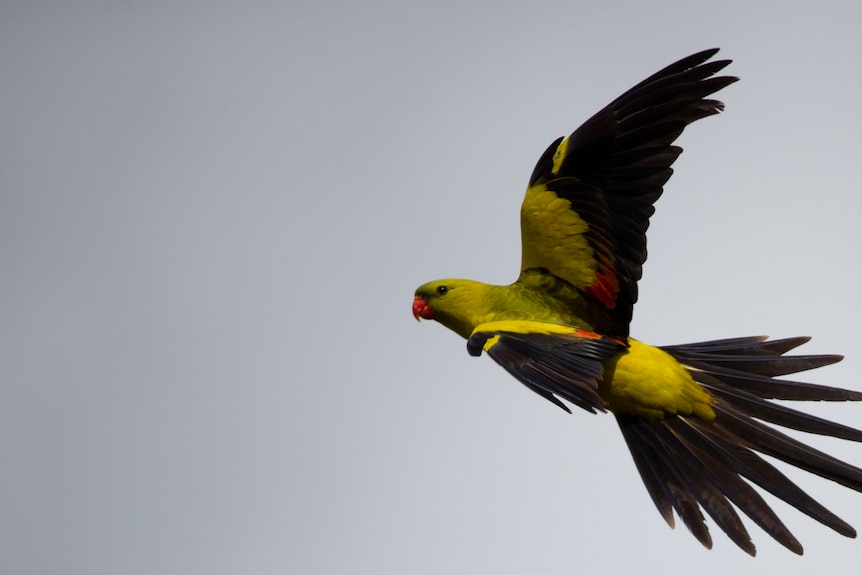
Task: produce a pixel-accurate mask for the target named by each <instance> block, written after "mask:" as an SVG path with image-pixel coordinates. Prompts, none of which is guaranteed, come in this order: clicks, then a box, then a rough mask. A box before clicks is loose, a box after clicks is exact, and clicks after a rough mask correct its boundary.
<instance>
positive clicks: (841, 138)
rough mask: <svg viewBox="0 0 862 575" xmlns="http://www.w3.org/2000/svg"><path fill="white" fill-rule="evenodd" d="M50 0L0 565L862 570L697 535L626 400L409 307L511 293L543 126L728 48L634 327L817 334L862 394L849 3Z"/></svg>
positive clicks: (793, 516) (651, 335)
mask: <svg viewBox="0 0 862 575" xmlns="http://www.w3.org/2000/svg"><path fill="white" fill-rule="evenodd" d="M54 4H55V5H54V6H51V3H48V2H44V3H37V2H6V3H4V4H3V6H2V7H0V78H2V82H0V109H2V110H3V114H2V120H0V121H2V130H0V234H2V241H0V265H2V269H3V270H4V273H3V274H2V276H0V293H2V294H3V297H2V298H0V317H2V318H3V319H2V323H0V461H3V462H4V463H3V465H2V466H0V469H2V470H0V517H2V520H0V572H3V573H14V574H25V573H39V574H41V573H66V574H72V573H75V574H77V573H80V574H85V573H86V574H102V573H104V574H116V573H123V574H128V575H135V574H145V573H146V574H149V573H165V574H172V573H175V574H188V573H211V574H221V573H253V574H267V573H273V574H275V573H279V574H284V573H296V574H303V575H305V574H316V573H320V574H330V573H376V574H390V573H391V574H403V573H410V574H424V573H428V574H431V573H434V574H439V573H495V574H500V575H502V574H506V573H572V572H576V571H579V572H586V571H590V570H597V569H598V570H601V571H599V572H623V571H632V570H634V569H638V568H640V567H643V565H659V564H661V565H664V566H665V568H667V569H669V570H671V571H678V572H683V567H680V568H679V569H673V568H670V567H667V565H668V563H667V562H668V561H669V560H670V561H672V562H677V563H679V565H680V566H691V565H698V566H699V568H698V571H699V572H700V573H704V574H706V573H727V572H729V571H730V570H739V569H742V570H747V571H753V570H755V569H756V570H757V572H762V573H767V572H768V573H773V572H781V573H784V574H792V573H811V572H812V571H813V570H814V569H818V570H819V569H824V570H826V569H828V570H829V571H830V572H832V573H842V572H848V573H849V572H855V571H856V570H857V569H858V558H859V557H860V553H862V542H860V541H852V540H845V539H844V538H842V537H840V536H838V535H836V534H834V533H832V532H831V531H829V530H828V529H827V528H825V527H822V526H821V525H819V524H817V523H814V522H813V521H811V520H810V519H808V518H807V517H804V516H803V515H801V514H799V513H798V512H796V511H795V510H793V509H789V508H787V506H785V505H783V504H780V503H776V504H775V508H776V509H777V510H778V512H779V514H780V515H781V516H782V518H784V519H785V521H786V522H787V524H788V526H789V527H790V528H791V530H792V531H793V532H794V533H795V534H796V535H797V537H798V538H799V539H800V540H801V541H802V543H803V545H804V546H805V549H806V555H805V557H803V558H801V559H800V558H797V557H795V556H793V555H792V554H790V553H789V552H787V551H785V550H784V549H783V548H781V547H779V546H778V545H777V544H775V543H773V542H772V541H771V540H770V539H769V537H768V536H767V535H765V534H763V533H761V532H759V531H757V530H756V529H754V528H753V527H752V534H753V536H754V537H755V542H756V543H757V545H758V550H759V556H758V558H757V559H755V560H751V559H750V558H749V557H747V556H745V555H744V554H743V553H742V552H741V551H738V550H737V549H735V548H734V546H733V545H732V544H731V543H730V542H729V541H728V540H727V539H726V538H725V537H724V536H723V535H721V534H719V533H718V530H717V528H715V527H713V528H712V531H713V535H714V540H715V549H714V550H713V551H711V552H707V551H705V550H703V549H702V548H701V547H700V545H699V544H698V543H697V542H696V541H695V540H694V539H693V538H692V537H690V536H689V535H688V534H687V533H685V532H684V531H685V528H684V527H683V526H681V525H680V526H678V527H677V529H676V530H675V531H671V530H669V529H667V528H666V527H665V525H664V523H663V521H662V520H661V518H660V517H659V515H658V513H656V511H655V509H654V508H653V507H652V503H651V502H650V500H649V497H648V496H647V494H646V491H645V490H644V488H643V486H642V485H641V483H640V479H639V478H638V476H637V472H636V471H635V468H634V465H633V464H632V463H631V461H630V458H629V455H628V452H627V450H626V448H625V445H624V444H623V441H622V439H621V437H620V436H619V432H618V430H617V429H616V424H615V423H614V421H613V418H612V417H609V416H591V415H589V414H586V413H575V414H573V415H566V414H565V413H563V412H562V411H561V410H559V409H557V408H555V407H554V406H552V405H550V404H549V403H547V402H545V401H542V400H541V399H540V398H537V397H535V396H534V395H533V394H531V393H529V392H528V391H526V390H525V389H523V388H522V387H521V386H519V385H518V384H517V383H516V382H515V381H514V380H513V379H512V378H511V377H509V376H508V375H507V374H506V373H505V372H503V371H502V370H501V369H499V368H498V367H497V366H496V365H494V364H493V362H491V361H490V360H488V359H486V358H482V359H481V360H476V359H474V358H471V357H469V356H468V355H467V353H466V351H465V349H464V343H463V341H461V340H460V339H459V338H457V337H456V336H455V335H453V334H451V333H449V332H447V331H446V330H445V329H443V328H442V327H441V326H439V325H434V324H428V323H426V324H423V325H421V326H417V325H416V323H415V322H414V321H413V318H412V317H411V315H410V311H409V307H410V303H411V299H412V292H413V289H414V288H415V287H416V286H417V285H419V284H420V283H423V282H425V281H427V280H429V279H433V278H436V277H441V276H465V277H472V278H475V279H480V280H485V281H490V282H507V281H511V280H512V279H514V277H515V276H516V274H517V268H518V262H519V257H520V254H519V236H518V207H519V205H520V201H521V197H522V193H523V189H524V185H525V184H526V180H527V177H528V176H529V174H530V171H531V170H532V168H533V164H534V162H535V160H536V159H537V158H538V155H539V154H540V153H541V152H542V151H543V150H544V149H545V147H546V146H547V145H548V144H549V143H550V142H551V141H552V140H553V139H554V138H556V137H557V136H560V135H564V134H567V133H569V132H570V131H571V130H572V129H574V128H575V127H577V126H578V125H579V124H580V122H582V121H583V120H585V119H586V118H587V117H589V116H590V115H591V114H592V113H593V112H595V111H596V110H598V109H599V108H600V107H601V106H604V105H605V104H606V103H607V102H609V101H610V100H611V99H612V98H614V97H616V96H617V95H618V94H619V93H621V92H622V91H623V90H625V89H626V88H628V87H630V86H631V85H633V84H634V83H636V82H638V81H639V80H641V79H643V78H644V77H646V76H647V75H649V74H651V73H652V72H654V71H656V70H658V69H659V68H661V67H663V66H664V65H666V64H669V63H670V62H672V61H674V60H676V59H678V58H680V57H683V56H686V55H688V54H690V53H692V52H695V51H697V50H700V49H704V48H708V47H712V46H721V47H722V52H721V53H720V56H722V57H728V58H732V59H734V63H733V64H732V65H731V67H730V69H729V71H730V73H732V74H735V75H738V76H740V77H741V78H742V81H741V82H739V83H738V84H735V85H733V86H732V87H730V88H728V89H726V90H724V91H723V92H722V93H721V95H720V97H721V99H723V100H724V101H725V103H726V104H727V111H726V112H725V113H723V114H721V115H719V116H717V117H713V118H709V119H706V120H704V121H703V122H699V123H698V124H697V125H695V126H693V127H692V129H690V130H689V131H688V132H686V134H685V135H684V137H683V138H682V141H681V143H682V145H683V147H684V148H685V149H686V152H685V153H684V154H683V156H682V157H681V158H680V160H679V161H678V162H677V163H676V165H675V168H676V174H675V175H674V177H673V178H672V179H671V181H670V183H669V185H668V186H667V187H666V193H665V196H664V197H663V198H662V199H661V200H660V201H659V203H658V206H657V208H658V212H657V214H656V216H655V217H654V219H653V224H652V227H651V228H650V233H649V249H650V258H649V260H648V262H647V264H646V267H645V276H644V280H643V281H642V283H641V288H640V289H641V297H640V301H639V303H638V305H637V307H636V309H635V320H634V323H633V328H632V333H633V335H635V336H636V337H638V338H639V339H642V340H645V341H647V342H650V343H654V344H670V343H684V342H687V341H694V340H698V339H711V338H717V337H729V336H737V335H752V334H761V333H763V334H770V335H773V336H793V335H813V336H815V339H814V340H813V342H812V343H811V344H809V345H808V346H806V349H807V351H810V352H815V353H816V352H822V353H827V352H829V353H832V352H834V353H844V354H846V355H847V359H846V360H845V361H844V362H842V363H841V364H838V365H837V366H835V367H832V368H826V369H823V370H818V371H816V372H813V373H812V374H811V375H810V377H809V378H808V379H809V380H811V381H816V382H818V383H824V384H830V385H837V386H846V387H851V388H854V389H862V387H860V386H862V382H860V381H859V378H858V375H857V374H858V370H859V365H860V361H862V338H860V336H859V333H858V332H859V328H858V326H859V324H860V320H862V309H860V305H859V300H858V298H857V295H856V286H858V285H859V282H860V279H862V278H860V273H862V272H860V269H862V268H860V265H859V254H858V250H859V246H862V228H860V226H859V223H858V220H859V216H858V214H859V208H860V200H859V197H860V193H859V192H860V189H859V178H858V164H859V159H858V155H859V150H860V146H859V143H860V139H859V138H860V136H859V134H860V133H862V120H860V115H859V113H858V107H859V106H858V103H857V100H858V98H859V94H860V93H862V79H860V78H862V77H860V74H859V73H858V69H859V61H860V56H862V41H860V39H859V35H858V24H859V22H860V18H862V14H860V9H859V8H858V7H856V6H854V5H853V4H852V3H850V2H845V3H841V2H834V3H829V2H825V3H819V4H818V5H817V6H816V7H815V6H814V5H813V4H812V3H801V2H795V3H788V2H777V1H776V2H762V3H757V5H756V6H755V3H752V2H748V1H744V2H743V1H732V2H725V3H722V5H721V7H719V6H717V5H716V4H715V3H714V2H688V3H682V2H670V1H664V2H654V3H650V4H649V5H647V3H640V2H633V1H629V2H590V3H583V2H571V1H570V2H541V1H540V2H530V3H523V5H522V4H520V3H515V2H479V3H466V4H465V3H462V2H436V3H435V2H416V3H403V2H382V1H378V2H366V3H357V2H292V3H291V2H287V3H236V4H235V5H231V4H228V3H203V2H201V3H197V2H185V3H172V2H163V3H159V2H156V3H141V2H134V1H128V2H110V1H107V0H105V1H93V2H77V3H75V6H72V5H71V3H63V2H57V3H54ZM279 4H284V5H288V6H291V7H289V8H285V7H279ZM815 408H816V411H817V412H818V413H822V414H825V415H827V416H830V417H834V418H837V419H839V420H841V421H843V422H846V423H849V424H852V425H856V426H860V425H862V406H859V405H855V406H851V405H838V406H835V405H829V406H815ZM812 443H815V444H817V445H820V446H824V447H825V448H827V449H828V450H829V451H830V452H832V453H834V454H836V455H839V456H842V457H845V458H847V459H849V460H850V461H852V462H855V463H856V464H862V447H860V446H858V445H848V444H844V443H840V442H836V441H828V440H821V441H816V440H812ZM792 477H793V478H795V479H798V481H799V483H800V484H801V485H803V486H804V487H805V488H806V489H809V490H810V491H811V493H813V494H814V495H815V496H816V497H817V498H818V499H819V500H821V501H822V502H823V503H824V504H826V505H827V506H829V507H832V508H834V509H835V510H836V511H837V512H838V513H839V515H841V516H842V517H843V518H845V519H846V520H848V521H849V522H850V523H851V524H853V525H855V526H856V527H857V529H862V495H860V494H857V493H853V492H850V491H848V490H846V489H843V488H840V487H839V486H837V485H834V484H831V483H829V482H827V481H825V480H820V479H818V478H814V477H810V476H807V475H806V474H804V473H802V472H799V473H793V474H792ZM770 501H771V499H770ZM749 525H750V523H749ZM671 558H672V559H671ZM609 565H610V566H609ZM685 569H686V571H685V572H689V571H688V567H686V568H685ZM779 570H780V571H779Z"/></svg>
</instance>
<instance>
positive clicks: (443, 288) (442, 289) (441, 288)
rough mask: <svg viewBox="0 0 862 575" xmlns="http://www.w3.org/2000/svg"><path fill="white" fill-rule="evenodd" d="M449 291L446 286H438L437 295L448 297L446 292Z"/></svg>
mask: <svg viewBox="0 0 862 575" xmlns="http://www.w3.org/2000/svg"><path fill="white" fill-rule="evenodd" d="M448 291H449V288H447V287H446V286H437V293H438V294H440V295H446V292H448Z"/></svg>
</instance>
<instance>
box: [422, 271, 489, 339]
mask: <svg viewBox="0 0 862 575" xmlns="http://www.w3.org/2000/svg"><path fill="white" fill-rule="evenodd" d="M492 287H493V286H490V285H488V284H483V283H480V282H475V281H472V280H462V279H445V280H435V281H433V282H428V283H426V284H423V285H421V286H419V288H418V289H417V290H416V294H415V295H414V296H413V317H415V318H416V319H417V321H418V320H419V318H422V319H436V320H437V321H439V322H440V323H442V324H443V325H445V326H446V327H448V328H449V329H451V330H452V331H454V332H455V333H457V334H458V335H460V336H461V337H463V338H465V339H466V338H469V337H470V334H471V333H473V329H474V328H475V327H476V326H477V325H479V324H480V323H482V322H483V319H484V318H485V317H486V316H487V314H488V312H489V311H490V309H489V306H490V302H489V300H488V297H487V295H488V292H489V290H490V289H491V288H492Z"/></svg>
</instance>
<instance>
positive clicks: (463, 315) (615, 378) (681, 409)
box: [413, 49, 862, 555]
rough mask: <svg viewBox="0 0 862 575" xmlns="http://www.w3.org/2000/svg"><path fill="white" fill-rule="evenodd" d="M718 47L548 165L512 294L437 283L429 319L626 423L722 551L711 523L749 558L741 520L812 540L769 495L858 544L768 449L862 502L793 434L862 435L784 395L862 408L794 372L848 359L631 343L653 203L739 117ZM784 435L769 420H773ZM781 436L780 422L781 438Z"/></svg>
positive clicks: (780, 347) (666, 500)
mask: <svg viewBox="0 0 862 575" xmlns="http://www.w3.org/2000/svg"><path fill="white" fill-rule="evenodd" d="M717 52H718V50H717V49H713V50H706V51H703V52H699V53H697V54H694V55H692V56H689V57H687V58H684V59H682V60H680V61H678V62H676V63H674V64H671V65H670V66H668V67H666V68H664V69H663V70H661V71H659V72H657V73H655V74H653V75H652V76H650V77H649V78H647V79H645V80H644V81H642V82H640V83H639V84H637V85H636V86H634V87H633V88H631V89H630V90H628V91H627V92H625V93H624V94H623V95H621V96H620V97H619V98H617V99H616V100H614V101H613V102H611V103H610V104H609V105H608V106H606V107H605V108H604V109H602V110H600V111H599V112H598V113H597V114H595V115H594V116H593V117H592V118H590V119H589V120H587V121H586V122H585V123H584V124H583V125H581V127H579V128H578V129H577V130H575V131H574V132H573V133H572V134H571V135H570V136H569V137H567V138H559V139H557V140H555V141H554V142H553V143H552V144H551V145H550V146H549V147H548V149H547V150H545V153H543V154H542V156H541V157H540V158H539V161H538V163H537V164H536V167H535V169H534V170H533V174H532V175H531V176H530V180H529V184H528V187H527V192H526V195H525V197H524V201H523V204H522V206H521V240H522V250H521V271H520V275H519V276H518V279H517V280H515V282H514V283H512V284H511V285H504V286H499V285H489V284H485V283H480V282H476V281H472V280H466V279H442V280H436V281H432V282H428V283H426V284H424V285H422V286H420V287H419V288H418V289H417V290H416V293H415V296H414V299H413V315H414V316H415V317H416V319H417V320H418V319H419V318H423V319H427V320H431V319H433V320H436V321H438V322H440V323H442V324H443V325H444V326H446V327H447V328H449V329H451V330H452V331H454V332H455V333H457V334H458V335H460V336H461V337H463V338H465V339H466V340H467V351H468V352H469V353H470V354H471V355H473V356H479V355H481V354H482V352H485V353H487V354H488V355H489V356H491V358H492V359H493V360H494V361H496V362H497V363H499V364H500V365H501V366H503V368H505V369H506V370H507V371H508V372H509V373H511V374H512V375H513V376H514V377H515V378H516V379H517V380H518V381H520V382H521V383H522V384H524V385H525V386H526V387H527V388H529V389H530V390H532V391H534V392H536V393H537V394H539V395H541V396H542V397H544V398H545V399H547V400H549V401H551V402H552V403H554V404H556V405H557V406H559V407H561V408H563V409H564V410H566V411H569V412H571V410H570V409H569V407H568V406H567V404H566V403H564V401H565V402H568V403H570V404H573V405H576V406H577V407H580V408H582V409H585V410H587V411H589V412H592V413H595V412H598V411H600V412H607V411H609V412H611V413H612V414H613V415H614V416H615V417H616V420H617V423H618V424H619V427H620V430H621V431H622V434H623V437H624V438H625V441H626V444H627V445H628V448H629V450H630V451H631V455H632V458H633V459H634V463H635V466H636V467H637V469H638V472H639V473H640V476H641V478H642V480H643V483H644V485H645V487H646V490H647V492H648V493H649V495H650V497H651V498H652V501H653V503H655V506H656V507H657V508H658V511H659V513H661V515H662V517H663V518H664V520H665V521H666V522H667V523H668V525H670V526H671V527H673V526H674V511H675V512H676V514H677V515H678V516H679V517H680V519H681V520H682V521H683V523H684V524H685V525H686V526H687V527H688V529H689V530H690V531H691V533H692V534H693V535H694V536H695V537H696V538H697V539H698V540H699V541H700V542H701V543H702V544H703V545H704V546H706V547H707V548H711V547H712V539H711V536H710V533H709V531H708V528H707V525H706V522H705V519H704V515H703V512H704V511H705V512H706V513H707V514H708V515H709V516H710V517H711V518H712V520H713V521H714V522H715V524H716V525H718V526H719V527H720V528H721V529H722V530H723V531H724V532H725V533H726V534H727V535H728V537H730V539H731V540H732V541H733V542H734V543H736V544H737V545H738V546H739V547H740V548H741V549H743V550H744V551H746V552H747V553H749V554H751V555H754V554H755V546H754V544H753V543H752V541H751V537H750V536H749V534H748V532H747V530H746V528H745V526H744V525H743V523H742V522H741V520H740V518H739V515H738V514H737V509H738V510H739V511H742V512H743V513H744V514H745V515H747V516H748V517H750V518H751V520H752V521H753V522H754V523H755V524H757V525H758V526H760V527H761V528H762V529H763V530H764V531H766V532H767V533H768V534H769V535H771V536H772V537H773V538H774V539H775V540H776V541H778V542H779V543H781V544H782V545H784V546H785V547H787V548H788V549H790V550H791V551H793V552H795V553H798V554H802V545H801V544H800V543H799V541H798V540H797V539H796V538H795V537H794V536H793V534H791V533H790V531H789V530H788V529H787V527H785V525H784V524H783V523H782V521H781V520H780V519H779V518H778V516H777V515H776V514H775V512H774V511H773V510H772V509H771V508H770V507H769V505H768V504H767V503H766V501H764V499H763V497H762V496H761V495H760V493H759V492H758V491H757V490H755V489H754V488H753V486H752V484H754V485H757V486H759V487H760V488H762V489H763V490H765V491H767V492H769V493H771V494H773V495H775V496H776V497H778V498H779V499H782V500H783V501H785V502H787V503H788V504H790V505H792V506H794V507H796V508H797V509H799V510H800V511H802V512H803V513H805V514H807V515H809V516H810V517H812V518H813V519H816V520H817V521H819V522H821V523H823V524H824V525H827V526H828V527H830V528H832V529H833V530H835V531H837V532H838V533H840V534H842V535H845V536H847V537H855V536H856V531H855V530H854V529H853V527H851V526H850V525H849V524H847V523H846V522H844V521H843V520H842V519H840V518H839V517H838V516H836V515H835V514H834V513H832V512H831V511H829V510H828V509H826V508H825V507H823V506H822V505H821V504H819V503H818V502H817V501H815V500H814V499H813V498H812V497H810V496H809V495H808V494H806V493H805V492H804V491H803V490H802V489H801V488H800V487H798V486H797V485H796V484H795V483H793V482H792V481H791V480H790V479H788V478H787V477H786V476H785V475H784V474H782V473H781V472H780V471H779V470H778V469H776V468H775V467H774V466H773V465H772V464H770V463H769V462H767V461H766V460H765V459H764V458H763V457H761V454H763V455H768V456H771V457H774V458H777V459H779V460H782V461H785V462H787V463H788V464H790V465H793V466H796V467H799V468H801V469H804V470H806V471H809V472H811V473H814V474H817V475H820V476H821V477H825V478H827V479H831V480H833V481H836V482H838V483H840V484H841V485H844V486H846V487H849V488H851V489H854V490H856V491H862V469H860V468H858V467H854V466H852V465H849V464H847V463H845V462H843V461H840V460H839V459H836V458H834V457H831V456H830V455H827V454H826V453H823V452H821V451H818V450H816V449H814V448H812V447H810V446H808V445H806V444H805V443H802V442H800V441H799V440H797V439H794V438H792V437H790V436H789V435H787V434H785V433H782V432H781V431H779V430H778V429H777V428H776V426H783V427H785V428H790V429H795V430H800V431H804V432H808V433H816V434H821V435H827V436H833V437H838V438H842V439H847V440H851V441H862V431H859V430H856V429H853V428H851V427H847V426H845V425H841V424H838V423H834V422H831V421H828V420H825V419H822V418H818V417H815V416H813V415H808V414H806V413H803V412H801V411H797V410H794V409H791V408H789V407H786V406H785V405H783V404H778V403H775V402H773V401H770V400H773V399H780V400H801V401H859V400H862V393H860V392H856V391H849V390H845V389H839V388H834V387H826V386H822V385H815V384H810V383H801V382H795V381H789V380H785V379H776V378H777V377H779V376H784V375H787V374H793V373H797V372H800V371H805V370H808V369H812V368H816V367H821V366H825V365H829V364H832V363H835V362H838V361H840V360H841V359H842V356H840V355H786V354H787V352H789V351H791V350H793V349H794V348H797V347H798V346H800V345H802V344H803V343H805V342H807V341H808V340H809V338H807V337H794V338H788V339H778V340H769V339H768V338H767V337H740V338H734V339H721V340H716V341H706V342H700V343H690V344H685V345H673V346H664V347H654V346H651V345H648V344H646V343H642V342H640V341H638V340H636V339H633V338H631V337H629V323H630V321H631V319H632V307H633V305H634V303H635V302H636V301H637V298H638V291H637V282H638V280H639V279H640V278H641V271H642V266H643V264H644V261H645V260H646V256H647V252H646V230H647V227H648V226H649V218H650V216H651V215H652V214H653V212H654V207H653V204H654V203H655V202H656V200H658V198H659V196H661V194H662V191H663V186H664V184H665V183H666V182H667V181H668V179H669V178H670V176H671V173H672V170H671V167H670V166H671V164H673V163H674V161H675V160H676V159H677V157H678V156H679V155H680V153H681V152H682V149H681V148H680V147H678V146H675V145H673V144H674V141H675V140H676V139H677V138H678V137H679V135H680V134H681V133H682V132H683V130H684V129H685V128H686V126H688V125H689V124H690V123H692V122H694V121H696V120H699V119H701V118H704V117H706V116H711V115H713V114H717V113H718V112H720V111H722V110H723V109H724V105H723V104H722V103H721V102H719V101H717V100H714V99H710V96H711V95H712V94H714V93H715V92H717V91H719V90H721V89H722V88H724V87H726V86H728V85H729V84H732V83H733V82H735V81H736V80H737V78H735V77H732V76H717V75H716V74H718V73H719V72H720V71H721V70H723V69H724V68H725V67H726V66H727V65H728V64H730V61H729V60H716V61H710V59H711V58H712V57H713V56H714V55H715V54H716V53H717ZM764 422H766V423H764ZM767 423H768V424H773V425H767Z"/></svg>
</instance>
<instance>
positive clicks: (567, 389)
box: [467, 321, 625, 413]
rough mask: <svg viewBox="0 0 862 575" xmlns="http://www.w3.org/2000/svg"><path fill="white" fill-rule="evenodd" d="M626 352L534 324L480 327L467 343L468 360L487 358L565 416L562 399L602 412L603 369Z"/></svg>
mask: <svg viewBox="0 0 862 575" xmlns="http://www.w3.org/2000/svg"><path fill="white" fill-rule="evenodd" d="M624 348H625V346H624V345H623V344H622V343H620V342H618V341H616V340H614V339H611V338H609V337H604V336H601V335H598V334H595V333H591V332H588V331H584V330H581V329H577V328H574V327H570V326H563V325H557V324H550V323H543V322H535V321H500V322H491V323H485V324H481V325H479V326H478V327H476V329H475V330H474V331H473V334H472V335H471V336H470V338H469V339H468V340H467V350H468V351H469V352H470V354H471V355H480V354H481V353H482V351H485V352H487V353H488V355H489V356H491V358H492V359H493V360H494V361H496V362H497V363H499V364H500V365H501V366H503V367H504V368H505V369H506V371H508V372H509V373H511V374H512V375H513V376H515V378H516V379H517V380H518V381H520V382H521V383H523V384H524V385H525V386H527V387H528V388H529V389H531V390H532V391H534V392H536V393H538V394H539V395H541V396H542V397H544V398H545V399H547V400H548V401H551V402H552V403H554V404H555V405H558V406H559V407H561V408H563V409H565V410H566V411H569V412H571V410H570V409H569V408H568V407H566V405H565V404H564V403H563V402H562V401H560V398H562V399H565V400H566V401H569V402H571V403H573V404H574V405H577V406H578V407H581V408H583V409H586V410H587V411H589V412H592V413H595V412H596V410H598V411H605V406H604V402H603V401H602V398H601V397H599V394H598V387H599V383H600V382H601V381H602V378H603V376H604V371H603V363H604V361H605V360H607V359H608V358H609V357H611V356H612V355H613V354H615V353H617V352H618V351H620V350H622V349H624Z"/></svg>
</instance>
